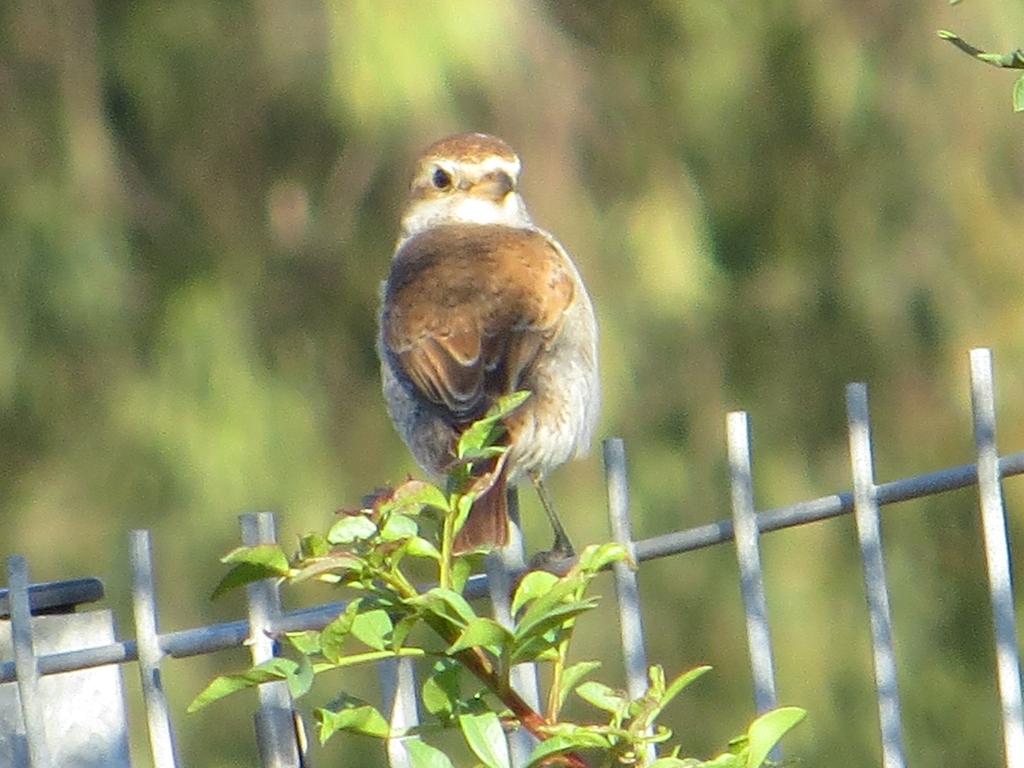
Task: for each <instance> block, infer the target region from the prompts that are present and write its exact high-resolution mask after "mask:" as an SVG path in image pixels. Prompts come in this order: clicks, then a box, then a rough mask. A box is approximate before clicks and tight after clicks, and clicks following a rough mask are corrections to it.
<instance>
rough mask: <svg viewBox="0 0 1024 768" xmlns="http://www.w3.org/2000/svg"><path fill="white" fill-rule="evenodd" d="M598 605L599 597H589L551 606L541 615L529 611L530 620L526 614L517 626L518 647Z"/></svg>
mask: <svg viewBox="0 0 1024 768" xmlns="http://www.w3.org/2000/svg"><path fill="white" fill-rule="evenodd" d="M538 602H539V601H538ZM597 605H598V602H597V598H594V597H588V598H586V599H585V600H573V601H572V602H566V603H559V604H557V605H554V606H551V607H550V608H549V609H548V611H547V612H546V613H543V614H540V615H531V614H530V613H529V612H527V614H528V617H529V621H527V620H526V619H527V617H526V616H524V618H523V621H521V622H520V623H519V624H517V625H516V628H515V639H516V647H517V648H518V647H521V646H522V645H525V644H526V643H527V642H529V641H530V640H533V639H535V638H536V637H538V636H540V635H544V634H546V633H547V632H548V631H549V630H551V629H554V628H556V627H560V626H562V625H564V624H565V623H566V622H568V621H571V620H573V619H575V618H576V617H577V616H579V615H580V614H581V613H586V612H587V611H590V610H593V609H594V608H596V607H597Z"/></svg>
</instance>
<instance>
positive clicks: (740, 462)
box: [726, 411, 782, 760]
mask: <svg viewBox="0 0 1024 768" xmlns="http://www.w3.org/2000/svg"><path fill="white" fill-rule="evenodd" d="M726 442H727V443H728V449H729V477H730V484H731V486H732V524H733V535H734V539H735V544H736V558H737V560H738V561H739V567H740V592H741V593H742V594H743V608H744V612H745V613H746V616H747V644H748V646H749V648H750V666H751V670H752V672H753V675H754V706H755V707H756V708H757V712H758V714H763V713H764V712H767V711H769V710H771V709H775V707H776V706H778V700H777V697H776V694H775V665H774V662H773V660H772V638H771V632H770V630H769V628H768V606H767V601H766V600H765V595H764V578H763V575H762V570H761V551H760V548H759V539H760V531H759V530H758V527H757V514H756V513H755V511H754V482H753V476H752V474H751V462H750V425H749V420H748V417H747V414H746V413H745V412H743V411H735V412H733V413H730V414H729V415H728V416H727V417H726ZM772 759H773V760H781V759H782V753H781V751H776V752H773V753H772Z"/></svg>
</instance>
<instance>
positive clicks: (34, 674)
mask: <svg viewBox="0 0 1024 768" xmlns="http://www.w3.org/2000/svg"><path fill="white" fill-rule="evenodd" d="M970 360H971V395H972V398H971V400H972V410H973V421H974V442H975V447H976V459H975V462H974V463H972V464H967V465H964V466H958V467H952V468H949V469H945V470H941V471H937V472H933V473H930V474H925V475H919V476H915V477H909V478H906V479H902V480H896V481H893V482H889V483H881V484H879V483H876V482H875V474H874V466H873V465H874V458H873V449H872V441H871V430H870V423H869V411H868V398H867V388H866V386H865V385H863V384H851V385H849V387H848V388H847V392H846V406H847V421H848V429H849V448H850V474H851V478H852V491H848V492H844V493H837V494H834V495H830V496H824V497H822V498H818V499H814V500H811V501H804V502H800V503H797V504H793V505H790V506H786V507H780V508H776V509H768V510H762V511H756V505H755V500H754V494H753V481H752V469H751V451H750V439H749V426H748V419H747V415H746V413H743V412H735V413H730V414H729V415H728V417H727V439H728V455H729V465H730V470H731V490H732V517H731V519H728V520H721V521H719V522H716V523H711V524H709V525H704V526H700V527H697V528H691V529H689V530H684V531H678V532H673V533H668V534H665V535H662V536H656V537H654V538H650V539H645V540H641V541H634V540H633V537H632V534H631V531H630V498H629V488H628V483H627V477H626V456H625V449H624V446H623V443H622V441H621V440H618V439H611V440H608V441H606V442H605V444H604V462H605V470H606V480H607V492H608V509H609V516H610V520H611V529H612V535H613V537H614V539H615V540H617V541H619V542H620V543H623V544H625V545H626V546H627V547H628V548H630V549H631V551H632V552H633V554H634V558H635V560H636V561H637V562H643V561H646V560H650V559H653V558H659V557H665V556H669V555H676V554H680V553H683V552H687V551H691V550H695V549H700V548H702V547H708V546H711V545H714V544H720V543H723V542H726V541H730V540H732V541H734V542H735V550H736V556H737V560H738V563H739V570H740V590H741V593H742V597H743V604H744V608H745V614H746V629H747V638H748V644H749V650H750V659H751V667H752V671H753V680H754V698H755V703H756V708H757V710H758V712H763V711H766V710H768V709H771V708H773V707H774V706H775V705H776V692H775V673H774V664H773V658H772V646H771V632H770V629H769V622H768V612H767V608H766V600H765V590H764V578H763V571H762V567H761V558H760V547H759V538H760V535H761V534H764V533H768V532H771V531H776V530H779V529H782V528H787V527H791V526H797V525H803V524H805V523H810V522H815V521H819V520H823V519H825V518H829V517H835V516H838V515H844V514H848V513H851V512H852V513H853V515H854V518H855V521H856V530H857V535H858V539H859V543H860V554H861V560H862V563H863V570H864V584H865V594H866V598H867V606H868V611H869V615H870V622H871V637H872V643H873V651H874V671H875V682H876V690H877V699H878V713H879V724H880V732H881V742H882V765H883V766H884V768H901V767H902V766H905V765H906V764H907V758H906V754H905V749H904V743H903V741H904V740H903V735H902V726H901V719H900V698H899V690H898V685H897V680H896V659H895V653H894V649H893V641H892V627H891V618H890V607H889V594H888V587H887V582H886V575H885V561H884V555H883V548H882V541H881V529H880V510H881V508H882V507H883V506H885V505H889V504H894V503H896V502H900V501H905V500H908V499H915V498H921V497H925V496H933V495H937V494H941V493H943V492H946V491H949V490H953V489H957V488H964V487H967V486H977V488H978V495H979V506H980V510H981V518H982V529H983V534H984V544H985V554H986V562H987V567H988V577H989V588H990V595H991V601H992V612H993V620H994V625H995V642H996V669H995V671H994V676H995V678H996V680H997V683H998V689H999V696H1000V701H1001V708H1002V728H1003V736H1004V754H1005V758H1006V765H1007V767H1008V768H1024V709H1022V703H1021V677H1020V658H1019V653H1018V647H1019V646H1018V642H1017V634H1016V624H1015V617H1014V602H1013V592H1012V579H1011V569H1010V548H1009V542H1008V540H1007V525H1006V518H1005V513H1004V505H1003V498H1002V485H1001V484H1002V479H1003V478H1004V477H1008V476H1011V475H1019V474H1024V453H1013V454H1008V455H1005V456H1002V457H1000V456H999V454H998V451H997V447H996V416H995V396H994V391H993V390H994V387H993V375H992V360H991V355H990V353H989V351H988V350H984V349H978V350H973V351H972V352H971V356H970ZM241 522H242V541H243V543H244V544H247V545H254V544H261V543H272V542H273V541H274V539H275V533H274V521H273V517H272V516H271V515H270V514H268V513H261V514H256V515H243V516H242V518H241ZM131 545H132V547H131V563H132V574H133V586H132V596H133V611H134V618H135V627H136V633H137V636H136V638H135V639H127V640H122V639H116V638H115V637H114V636H113V632H112V626H113V625H112V621H110V620H109V617H106V616H100V619H101V621H100V622H99V624H98V625H93V624H90V625H89V626H84V627H82V626H79V627H77V628H76V629H75V632H77V635H75V633H74V632H73V633H72V635H74V637H72V639H71V640H68V638H67V637H63V638H62V639H58V640H56V641H54V640H53V639H52V638H51V637H50V635H48V634H47V632H48V631H49V629H52V627H50V626H49V625H52V624H53V622H55V621H61V620H64V619H67V618H68V617H62V616H50V615H38V614H48V613H53V612H54V611H55V610H59V606H62V605H68V604H75V603H79V602H85V601H89V600H95V599H97V597H98V596H101V595H102V585H100V584H99V582H97V581H96V580H95V579H86V580H79V581H76V582H62V583H60V584H52V585H34V586H30V583H29V576H28V569H27V566H26V563H25V560H24V559H23V558H21V557H11V558H9V559H8V561H7V576H8V589H7V590H0V660H2V661H0V764H3V765H8V764H10V765H12V766H17V767H18V768H20V766H29V765H30V766H33V768H43V767H48V766H54V768H56V767H57V766H62V767H63V766H78V765H81V766H90V767H92V766H96V767H98V766H125V765H128V762H129V758H128V747H127V735H126V733H127V728H126V724H125V716H124V704H123V698H119V697H120V696H121V689H120V684H121V681H120V675H119V674H117V673H118V672H119V668H118V667H116V666H112V665H119V664H125V663H127V662H137V666H138V671H139V674H140V676H141V681H142V692H143V701H144V704H145V711H146V716H147V724H148V730H149V740H150V749H151V753H152V758H153V764H154V765H155V766H156V767H157V768H172V767H173V766H179V765H181V764H182V763H181V761H180V758H179V756H178V752H177V748H176V746H175V738H174V728H173V725H172V713H171V712H170V710H169V708H168V705H167V700H166V698H165V695H164V688H163V684H162V679H161V664H162V661H163V660H164V659H165V658H167V657H173V658H184V657H189V656H196V655H200V654H207V653H212V652H215V651H219V650H223V649H226V648H231V647H238V646H243V645H245V646H247V647H248V648H249V649H250V652H251V654H252V660H253V662H254V663H258V662H261V661H264V660H266V659H267V658H270V657H271V656H272V655H273V654H274V653H275V643H274V640H273V638H274V637H276V636H279V635H280V634H281V633H283V632H290V631H297V630H306V629H322V628H323V627H324V626H326V625H327V624H328V623H329V622H330V621H331V620H332V619H334V618H335V617H336V616H337V615H338V614H339V613H340V611H341V610H342V609H343V608H344V605H343V604H342V603H332V604H325V605H318V606H314V607H311V608H306V609H302V610H298V611H293V612H289V613H284V612H282V609H281V603H280V599H279V596H278V592H277V586H276V584H275V583H274V582H273V581H266V582H260V583H256V584H252V585H250V587H249V588H248V607H249V612H248V616H247V618H245V619H241V620H238V621H234V622H228V623H223V624H215V625H212V626H206V627H199V628H196V629H188V630H182V631H177V632H161V631H160V628H159V618H158V612H157V605H156V599H155V592H154V579H153V561H152V551H151V544H150V537H149V534H148V532H146V531H134V532H133V533H132V535H131ZM522 551H523V549H522V543H521V540H520V539H519V538H518V536H514V537H513V546H510V547H509V548H507V549H506V550H504V551H503V552H502V553H500V554H497V555H493V556H492V557H491V558H489V560H488V564H487V568H486V573H485V574H484V575H481V576H477V577H474V578H473V579H472V580H471V582H470V584H469V586H468V591H469V592H470V594H471V595H474V596H477V597H480V596H484V595H487V594H488V593H489V595H490V597H491V600H492V604H493V608H494V613H495V616H496V617H497V618H498V619H499V620H501V621H505V622H508V621H510V620H511V617H510V616H509V604H508V595H509V586H510V584H511V583H512V580H513V579H514V578H515V577H516V575H517V574H518V573H520V572H522V570H523V569H524V562H523V558H522ZM614 579H615V586H616V594H617V597H618V607H619V618H620V628H621V633H622V646H623V652H624V659H625V665H626V679H627V685H628V689H629V693H630V694H631V695H634V696H636V695H640V694H642V693H643V691H644V687H645V685H646V669H647V660H646V653H645V643H644V632H643V626H642V619H641V611H640V595H639V589H638V583H637V579H638V574H637V573H636V572H635V571H633V570H631V569H629V568H628V567H625V566H624V565H622V564H618V565H617V566H616V567H615V572H614ZM98 613H102V612H96V611H91V612H89V613H88V614H74V617H78V618H77V619H76V620H78V621H80V620H81V617H83V616H88V615H89V614H98ZM5 616H8V617H9V622H6V621H2V618H3V617H5ZM5 624H6V625H7V626H6V627H5V626H4V625H5ZM5 630H6V635H5V634H4V632H5ZM83 632H84V634H83ZM57 634H60V632H57ZM69 642H72V643H76V644H75V645H74V646H73V647H69V646H68V643H69ZM72 671H76V672H74V674H73V675H61V676H60V677H59V678H54V677H52V676H56V675H58V673H64V672H72ZM111 672H113V673H114V674H113V676H112V677H111ZM380 672H381V676H382V680H383V685H382V688H383V690H384V691H385V697H386V702H385V708H386V709H385V711H386V712H387V713H388V714H389V715H390V717H391V720H392V725H393V727H394V728H395V731H396V732H400V731H404V729H406V728H408V727H410V726H412V725H415V724H416V722H417V704H416V694H415V691H416V684H415V676H414V670H413V667H412V665H411V662H409V660H408V659H404V660H401V661H399V660H393V661H388V662H385V663H383V664H382V665H381V670H380ZM90 674H93V675H95V674H101V675H106V677H103V678H101V679H100V678H95V677H93V678H89V677H82V676H87V675H90ZM76 676H79V677H76ZM58 680H59V681H60V685H59V686H58V685H57V682H56V681H58ZM50 681H54V684H53V685H50V684H49V683H50ZM515 684H516V686H517V688H518V690H519V691H520V693H521V694H522V695H523V696H524V698H525V699H526V700H527V701H528V702H531V703H533V704H534V705H536V704H537V703H538V701H539V698H540V697H539V691H538V683H537V677H536V673H535V670H533V669H532V668H531V667H529V666H528V665H523V666H521V667H520V668H518V669H517V670H516V678H515ZM101 690H102V691H104V692H106V694H109V695H110V696H111V697H112V698H111V704H110V705H109V706H107V707H106V708H105V709H104V707H103V706H101V704H100V703H98V702H99V701H100V699H98V698H97V697H99V696H102V695H106V694H104V693H99V691H101ZM76 696H78V697H89V698H79V699H77V700H76V699H75V697H76ZM83 704H87V705H88V706H87V707H85V708H84V709H85V716H86V717H87V718H88V719H89V720H90V724H89V726H88V727H87V728H86V730H87V731H89V736H90V738H89V740H88V742H87V746H86V747H78V746H76V745H75V744H71V745H70V746H69V737H68V733H67V731H66V729H62V730H61V731H60V732H58V731H56V730H54V729H53V728H48V723H51V722H52V721H53V719H54V718H53V709H54V708H55V707H61V706H64V707H68V706H69V705H71V706H72V708H73V709H75V710H76V711H81V710H82V709H83V706H82V705H83ZM101 710H102V711H101ZM79 713H80V714H81V712H79ZM62 722H66V721H62ZM255 730H256V739H257V744H258V748H259V754H260V760H261V765H263V766H266V767H267V768H270V767H273V768H285V767H288V768H297V767H298V766H304V765H308V762H307V760H308V757H307V756H306V755H305V749H304V744H305V735H304V733H303V726H302V724H301V719H300V718H299V717H298V716H297V715H296V713H295V709H294V706H293V703H292V701H291V699H290V697H289V693H288V688H287V686H286V684H285V683H284V682H273V683H266V684H264V685H262V686H260V689H259V708H258V711H257V713H256V715H255ZM510 748H511V753H512V757H513V763H514V764H522V762H523V761H524V758H525V756H526V755H527V754H528V753H529V750H530V748H531V744H530V743H529V736H528V734H525V733H520V734H519V735H516V736H514V737H513V738H512V739H511V743H510ZM76 750H77V751H76ZM774 757H775V758H779V757H780V754H779V753H778V752H776V753H775V754H774ZM388 758H389V761H390V763H391V765H393V766H395V767H396V768H399V767H400V766H405V765H408V758H407V756H406V754H405V750H404V747H403V744H402V741H401V739H394V740H392V741H390V742H389V743H388Z"/></svg>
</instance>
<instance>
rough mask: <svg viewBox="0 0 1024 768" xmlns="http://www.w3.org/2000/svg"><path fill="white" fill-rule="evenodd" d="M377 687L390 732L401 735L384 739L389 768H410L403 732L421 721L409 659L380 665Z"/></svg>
mask: <svg viewBox="0 0 1024 768" xmlns="http://www.w3.org/2000/svg"><path fill="white" fill-rule="evenodd" d="M380 687H381V693H382V698H383V703H384V713H385V714H386V715H387V716H388V725H389V726H390V728H391V732H392V733H398V732H401V733H402V734H403V735H402V736H399V737H397V738H390V739H388V740H387V743H386V749H387V753H388V768H412V759H411V758H410V757H409V752H408V750H407V749H406V747H405V742H406V740H407V739H408V736H407V735H406V731H408V730H409V729H410V728H413V727H414V726H417V725H419V722H420V716H419V708H418V707H417V699H416V672H415V669H414V667H413V663H412V659H410V658H408V657H402V658H395V659H385V660H384V661H382V662H380Z"/></svg>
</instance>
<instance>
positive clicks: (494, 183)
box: [459, 171, 513, 202]
mask: <svg viewBox="0 0 1024 768" xmlns="http://www.w3.org/2000/svg"><path fill="white" fill-rule="evenodd" d="M459 187H460V188H462V189H464V190H466V191H468V192H472V193H473V194H474V195H479V196H481V197H487V198H490V199H491V200H495V201H499V202H500V201H501V200H504V199H505V197H506V195H508V193H509V192H511V191H512V189H513V184H512V179H511V178H509V175H508V174H507V173H505V172H504V171H491V172H490V173H487V174H484V175H483V176H481V177H480V178H479V179H477V180H476V181H465V182H463V183H462V184H460V185H459Z"/></svg>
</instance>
